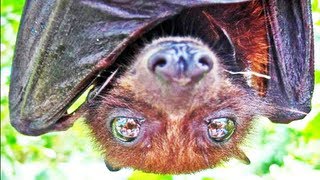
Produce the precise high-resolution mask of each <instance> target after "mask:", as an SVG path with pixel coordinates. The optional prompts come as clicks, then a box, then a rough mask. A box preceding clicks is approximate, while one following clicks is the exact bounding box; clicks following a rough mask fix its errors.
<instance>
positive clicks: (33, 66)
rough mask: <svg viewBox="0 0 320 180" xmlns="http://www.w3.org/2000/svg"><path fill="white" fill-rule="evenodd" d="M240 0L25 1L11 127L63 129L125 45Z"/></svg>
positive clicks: (25, 130) (31, 130) (32, 132)
mask: <svg viewBox="0 0 320 180" xmlns="http://www.w3.org/2000/svg"><path fill="white" fill-rule="evenodd" d="M241 1H244V0H212V1H208V0H196V1H189V0H159V1H144V0H135V1H128V0H122V1H119V0H117V1H105V0H46V1H38V0H28V1H27V2H26V5H25V9H24V14H23V17H22V20H21V25H20V30H19V34H18V38H17V42H16V51H15V57H14V62H13V67H12V75H11V85H10V94H9V98H10V119H11V123H12V125H13V126H14V127H15V128H16V129H17V130H18V131H20V132H21V133H23V134H27V135H40V134H43V133H46V132H48V131H52V130H57V129H61V126H63V127H65V128H67V127H69V126H70V125H71V124H72V122H68V121H63V119H65V115H66V109H67V108H68V107H69V106H70V105H71V104H72V102H73V101H74V100H75V99H76V97H78V96H79V95H80V94H81V93H82V92H83V91H84V90H85V89H86V88H87V87H88V86H89V85H90V84H91V83H92V81H93V79H94V78H95V76H96V75H97V74H98V73H99V72H100V71H101V70H103V69H105V68H107V67H108V66H110V64H112V63H113V61H114V60H115V58H116V57H117V56H118V55H119V54H120V53H121V51H122V50H124V48H125V47H126V46H127V45H128V44H130V42H132V41H134V40H135V39H137V38H138V37H139V36H140V35H141V34H143V33H144V32H147V31H148V30H149V29H151V28H152V27H154V26H155V25H156V24H158V23H160V22H162V21H163V20H165V19H167V18H169V17H171V16H173V15H175V14H177V13H179V12H180V11H181V10H182V9H184V8H187V7H193V6H200V5H201V6H203V5H208V4H213V3H228V2H241ZM67 117H68V116H67ZM62 122H63V124H62V125H60V126H59V123H60V124H61V123H62ZM57 127H59V128H57ZM63 127H62V128H63Z"/></svg>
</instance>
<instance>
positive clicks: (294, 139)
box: [1, 0, 320, 180]
mask: <svg viewBox="0 0 320 180" xmlns="http://www.w3.org/2000/svg"><path fill="white" fill-rule="evenodd" d="M23 5H24V0H1V180H5V179H24V180H26V179H37V180H41V179H46V180H47V179H92V178H94V179H104V178H111V179H130V180H138V179H201V180H209V179H234V177H237V178H249V179H261V178H262V179H283V178H292V177H295V178H297V179H298V178H299V179H302V178H308V179H319V178H320V60H319V58H320V5H319V1H318V0H313V1H312V10H313V18H314V25H315V26H314V28H315V50H316V53H315V60H316V85H315V91H314V97H313V110H312V112H311V113H310V114H309V115H308V116H307V117H306V118H305V119H304V120H302V121H297V122H293V123H291V124H289V125H281V124H273V123H271V122H270V121H269V120H267V119H261V120H259V121H261V123H260V124H261V127H258V128H257V129H256V133H255V134H254V135H253V136H252V138H251V139H252V140H251V141H250V142H249V143H248V144H247V145H246V147H244V149H246V152H247V154H248V156H249V158H250V159H251V160H252V163H251V165H244V164H241V163H240V162H238V161H236V160H232V161H230V162H228V163H226V165H224V166H222V167H218V168H215V169H212V170H205V171H202V172H199V173H195V174H191V175H179V176H161V175H155V174H146V173H142V172H139V171H132V170H129V169H125V170H121V171H119V172H115V173H111V172H109V171H108V170H107V169H106V168H105V166H104V163H103V161H102V159H101V158H100V157H99V153H98V152H97V151H95V150H94V148H93V145H92V144H91V141H90V138H89V137H88V132H87V131H86V127H85V126H84V125H83V124H82V122H81V121H79V122H77V123H76V124H75V125H74V127H72V128H71V129H70V130H68V131H66V132H60V133H50V134H46V135H43V136H40V137H28V136H24V135H21V134H19V133H18V132H16V131H15V130H14V129H13V128H12V127H11V125H10V123H9V111H8V91H9V83H10V73H11V61H12V57H13V50H14V44H15V40H16V34H17V30H18V27H19V20H20V17H21V13H22V9H23ZM317 177H318V178H317Z"/></svg>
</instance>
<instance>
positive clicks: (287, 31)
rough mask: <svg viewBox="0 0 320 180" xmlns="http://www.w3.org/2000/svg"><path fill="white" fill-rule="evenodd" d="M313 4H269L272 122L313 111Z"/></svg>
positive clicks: (269, 0) (287, 0)
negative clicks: (273, 109) (311, 109)
mask: <svg viewBox="0 0 320 180" xmlns="http://www.w3.org/2000/svg"><path fill="white" fill-rule="evenodd" d="M310 7H311V5H310V1H305V0H266V1H265V10H266V13H267V17H268V25H269V27H268V30H269V40H270V47H271V48H270V54H271V56H270V62H269V71H270V76H271V80H270V81H269V84H268V90H267V94H266V98H267V99H269V100H270V102H272V103H273V104H272V105H273V106H274V108H275V109H276V110H275V111H272V112H271V113H270V114H269V118H270V119H271V120H272V121H273V122H279V123H288V122H291V121H293V120H297V119H302V118H303V117H305V115H306V114H307V113H308V112H309V111H310V108H311V104H310V103H311V96H312V92H313V87H314V67H313V66H314V57H313V51H314V50H313V30H312V19H311V17H312V15H311V8H310Z"/></svg>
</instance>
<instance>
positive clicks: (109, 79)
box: [91, 68, 119, 99]
mask: <svg viewBox="0 0 320 180" xmlns="http://www.w3.org/2000/svg"><path fill="white" fill-rule="evenodd" d="M118 70H119V68H117V69H116V70H115V71H114V72H113V73H112V74H111V75H110V76H109V77H108V79H107V80H106V81H105V82H104V83H103V85H102V86H101V87H100V89H99V90H98V91H97V93H96V94H95V95H94V96H93V97H92V98H91V99H95V98H96V97H97V96H98V95H99V94H100V93H101V91H102V90H103V89H104V88H105V87H106V86H107V85H108V84H109V83H110V81H111V80H112V79H113V77H114V76H115V75H116V73H117V72H118Z"/></svg>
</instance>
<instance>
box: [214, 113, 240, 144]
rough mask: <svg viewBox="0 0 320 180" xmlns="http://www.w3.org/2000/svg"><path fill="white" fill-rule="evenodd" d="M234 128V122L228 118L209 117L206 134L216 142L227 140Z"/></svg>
mask: <svg viewBox="0 0 320 180" xmlns="http://www.w3.org/2000/svg"><path fill="white" fill-rule="evenodd" d="M234 130H235V123H234V122H233V120H231V119H229V118H217V119H210V120H209V124H208V134H209V137H210V139H212V140H213V141H216V142H222V141H226V140H228V139H229V138H230V137H231V136H232V134H233V133H234Z"/></svg>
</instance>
